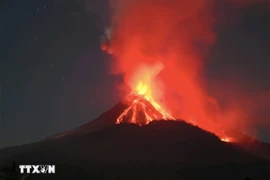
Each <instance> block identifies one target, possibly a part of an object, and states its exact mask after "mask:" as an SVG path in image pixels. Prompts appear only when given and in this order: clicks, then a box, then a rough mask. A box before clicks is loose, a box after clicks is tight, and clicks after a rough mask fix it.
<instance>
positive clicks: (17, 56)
mask: <svg viewBox="0 0 270 180" xmlns="http://www.w3.org/2000/svg"><path fill="white" fill-rule="evenodd" d="M97 2H98V3H97ZM0 7H1V26H0V27H1V90H2V91H1V93H2V96H1V147H5V146H10V145H17V144H24V143H30V142H34V141H39V140H41V139H43V138H45V137H47V136H50V135H53V134H55V133H59V132H62V131H65V130H68V129H72V128H75V127H77V126H80V125H82V124H84V123H86V122H88V121H90V120H93V119H94V118H95V117H97V116H98V115H99V114H101V113H102V112H104V111H106V110H107V109H109V108H111V107H112V106H113V105H114V104H115V103H117V102H118V101H119V100H120V96H119V95H117V88H116V86H117V84H119V83H120V82H121V81H122V79H121V77H120V76H119V77H117V76H112V75H110V73H109V57H108V56H107V55H106V54H105V53H104V52H102V51H101V50H100V35H101V34H102V33H103V30H104V26H105V24H106V18H105V17H106V12H107V11H106V3H105V0H100V1H98V0H95V1H94V0H92V1H91V0H89V1H88V3H87V5H86V4H85V3H84V1H79V0H77V1H76V0H74V1H71V0H70V1H68V0H62V1H61V0H57V1H53V0H39V1H36V0H25V1H22V0H7V1H1V4H0ZM241 13H242V14H243V15H242V16H241V18H240V19H239V20H238V21H237V22H235V23H231V24H228V23H227V21H226V20H224V22H223V23H222V26H220V27H219V28H218V29H217V31H218V41H217V43H216V44H215V45H214V47H212V52H211V54H210V58H214V59H219V61H213V63H210V64H208V70H207V74H208V76H211V77H214V78H213V80H218V79H219V78H223V77H224V76H226V74H228V71H229V70H230V69H231V68H236V69H237V70H239V71H240V72H241V74H242V75H243V77H244V78H243V81H244V82H245V83H246V84H252V86H254V87H256V88H258V89H260V88H261V89H264V90H265V89H268V90H269V85H268V83H269V69H270V66H269V32H270V28H269V9H268V7H265V8H257V7H249V8H248V9H246V10H243V11H242V12H241ZM239 47H240V48H239ZM236 49H237V51H236ZM217 67H218V68H217ZM217 69H218V70H217ZM247 77H248V78H247ZM267 118H269V117H267ZM260 137H261V139H262V140H264V141H268V142H270V140H269V134H267V130H266V128H262V127H260Z"/></svg>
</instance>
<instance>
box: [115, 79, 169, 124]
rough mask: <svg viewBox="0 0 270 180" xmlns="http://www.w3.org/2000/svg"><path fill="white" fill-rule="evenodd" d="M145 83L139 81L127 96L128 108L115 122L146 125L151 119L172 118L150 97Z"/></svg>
mask: <svg viewBox="0 0 270 180" xmlns="http://www.w3.org/2000/svg"><path fill="white" fill-rule="evenodd" d="M150 92H151V91H150V88H149V87H148V85H147V84H143V83H142V81H139V83H138V85H137V86H136V88H135V92H132V93H131V94H130V95H129V96H128V98H127V102H126V103H127V104H129V106H128V108H127V109H126V110H125V111H124V112H123V113H122V114H121V115H120V116H119V117H118V118H117V120H116V123H117V124H120V123H122V122H129V123H134V124H138V125H146V124H148V123H150V122H151V121H153V120H174V118H173V117H172V116H171V115H170V114H169V113H168V112H166V110H165V109H163V108H162V107H161V106H160V105H159V104H158V103H157V102H156V101H155V100H154V99H153V98H152V97H151V93H150Z"/></svg>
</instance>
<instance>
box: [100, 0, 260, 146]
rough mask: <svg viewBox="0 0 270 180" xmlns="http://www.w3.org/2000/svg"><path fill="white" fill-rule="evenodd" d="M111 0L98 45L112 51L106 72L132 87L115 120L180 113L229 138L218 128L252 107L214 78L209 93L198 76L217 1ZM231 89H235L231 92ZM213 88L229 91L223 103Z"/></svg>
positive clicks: (240, 122)
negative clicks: (105, 30)
mask: <svg viewBox="0 0 270 180" xmlns="http://www.w3.org/2000/svg"><path fill="white" fill-rule="evenodd" d="M229 1H232V2H234V1H240V0H228V2H229ZM111 2H112V10H113V11H114V14H113V16H112V21H111V27H110V31H109V32H110V36H108V38H107V39H108V40H107V41H109V42H107V41H105V42H104V45H103V46H101V47H102V49H103V50H104V51H107V52H108V53H110V54H112V57H113V63H112V66H111V70H112V73H113V74H121V75H124V85H125V87H126V89H128V90H129V89H131V91H132V92H131V94H132V95H131V96H129V98H128V99H129V101H128V105H129V106H128V108H127V109H126V110H125V112H123V113H122V114H121V115H120V116H119V118H118V119H117V123H121V122H126V121H127V122H132V123H137V124H140V125H142V124H147V123H149V122H150V121H153V120H158V119H175V118H177V119H183V120H186V121H188V122H190V123H192V124H196V125H197V126H199V127H200V128H202V129H205V130H207V131H210V132H213V133H215V134H216V135H217V136H219V137H221V139H222V140H224V141H226V142H228V141H231V139H229V138H226V137H225V136H224V135H223V132H224V130H226V129H237V130H239V127H241V128H242V129H245V128H247V127H248V125H249V124H248V123H247V122H246V121H247V120H246V119H247V118H248V117H247V113H246V112H251V109H254V108H253V106H250V105H252V103H253V102H249V101H248V100H249V99H250V96H244V95H245V94H244V93H242V88H237V87H236V88H234V85H232V86H233V87H232V86H230V85H226V86H225V87H222V86H219V84H216V85H215V86H214V85H213V86H214V88H216V89H217V90H215V89H214V88H211V90H213V92H214V93H209V92H208V89H210V88H209V84H206V83H207V79H206V78H205V77H204V73H205V72H204V69H205V66H204V65H205V64H206V63H205V62H206V59H207V57H208V56H207V55H208V51H209V49H210V47H211V46H212V45H213V44H214V43H215V41H216V34H215V31H214V29H215V28H214V27H215V25H216V22H217V19H216V18H215V17H216V16H215V14H214V12H215V2H217V1H213V0H196V1H191V0H111ZM241 2H243V3H244V1H242V0H241ZM252 2H253V1H252ZM254 2H255V0H254ZM241 4H242V3H241ZM236 84H237V83H236ZM211 85H212V84H211ZM237 89H239V91H237ZM223 91H224V92H223ZM235 92H237V93H238V94H239V95H238V94H231V93H235ZM217 94H218V95H220V96H222V98H224V97H225V98H227V96H228V97H230V99H228V100H226V101H228V105H227V107H226V108H225V109H222V108H223V107H222V106H221V105H220V103H219V102H218V98H217V97H215V96H217ZM225 94H226V95H227V96H225ZM240 95H241V96H240ZM242 96H243V97H242ZM247 97H248V98H247ZM239 102H240V103H239ZM239 104H241V105H239ZM168 110H170V113H168ZM141 114H143V115H141ZM173 117H175V118H173ZM140 118H141V119H140ZM233 138H235V137H233Z"/></svg>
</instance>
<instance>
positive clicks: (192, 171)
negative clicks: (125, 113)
mask: <svg viewBox="0 0 270 180" xmlns="http://www.w3.org/2000/svg"><path fill="white" fill-rule="evenodd" d="M0 152H1V166H2V167H4V166H10V163H11V162H13V161H15V162H16V163H17V164H56V171H57V172H58V173H56V175H50V179H59V178H60V179H74V176H75V175H74V173H75V174H76V176H77V177H78V178H79V177H80V178H79V179H84V178H85V179H113V178H116V179H121V178H122V179H126V178H127V177H129V178H130V179H153V178H155V179H179V178H181V179H182V178H184V179H201V178H202V177H207V178H208V179H209V178H213V179H215V178H216V179H228V178H229V179H239V178H240V179H244V178H246V177H250V178H251V177H252V178H253V179H265V180H268V179H269V166H268V165H269V161H267V160H265V159H263V158H260V157H257V156H254V155H252V154H250V153H248V152H245V151H243V150H241V149H239V148H238V147H235V146H234V145H233V144H230V143H224V142H222V141H220V140H219V138H218V137H216V136H215V135H213V134H212V133H209V132H206V131H204V130H202V129H200V128H198V127H195V126H192V125H189V124H187V123H185V122H184V121H154V122H152V123H150V124H148V125H146V126H138V125H134V124H120V125H111V126H109V127H107V128H104V129H102V130H97V131H94V132H88V133H82V134H77V135H76V136H73V135H70V136H64V137H62V138H57V139H51V140H46V141H42V142H39V143H35V144H29V145H23V146H19V147H12V148H5V149H2V150H1V151H0ZM39 177H40V178H45V177H47V175H43V177H42V175H39V176H38V178H39ZM71 177H73V178H71ZM35 178H37V177H35ZM29 179H31V178H29ZM45 179H46V178H45ZM75 179H76V178H75Z"/></svg>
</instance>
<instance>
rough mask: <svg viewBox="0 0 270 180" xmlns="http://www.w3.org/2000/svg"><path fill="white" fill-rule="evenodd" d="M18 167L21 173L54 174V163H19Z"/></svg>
mask: <svg viewBox="0 0 270 180" xmlns="http://www.w3.org/2000/svg"><path fill="white" fill-rule="evenodd" d="M19 169H20V173H21V174H24V173H27V174H55V165H19Z"/></svg>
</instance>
